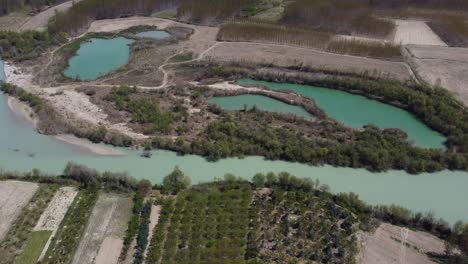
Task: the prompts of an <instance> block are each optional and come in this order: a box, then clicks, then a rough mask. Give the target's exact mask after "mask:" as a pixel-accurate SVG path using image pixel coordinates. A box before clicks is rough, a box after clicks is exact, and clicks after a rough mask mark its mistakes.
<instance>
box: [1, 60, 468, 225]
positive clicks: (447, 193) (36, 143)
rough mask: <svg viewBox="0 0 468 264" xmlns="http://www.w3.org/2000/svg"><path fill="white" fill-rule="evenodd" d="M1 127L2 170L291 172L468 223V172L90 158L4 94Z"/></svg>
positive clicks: (203, 175) (203, 174)
mask: <svg viewBox="0 0 468 264" xmlns="http://www.w3.org/2000/svg"><path fill="white" fill-rule="evenodd" d="M0 67H1V64H0ZM0 72H3V69H0ZM0 128H1V130H0V168H3V169H7V170H17V171H27V170H31V169H33V168H38V169H40V170H42V171H45V172H48V173H60V172H61V171H62V170H63V168H64V167H65V165H66V163H67V162H68V161H74V162H77V163H80V164H84V165H87V166H89V167H93V168H96V169H99V170H108V171H116V172H117V171H127V172H128V173H129V174H130V175H132V176H135V177H137V178H147V179H150V180H152V181H153V182H161V181H162V178H163V177H164V176H165V175H167V174H168V173H169V172H170V171H171V170H172V169H173V168H174V166H176V165H178V166H180V168H181V169H182V170H183V171H185V172H186V173H187V174H188V175H190V176H191V178H192V181H193V183H198V182H203V181H210V180H213V179H214V178H216V177H218V178H219V177H222V176H223V175H224V174H225V173H233V174H235V175H238V176H242V177H244V178H247V179H250V178H251V177H252V176H253V175H254V174H255V173H257V172H265V173H266V172H270V171H273V172H281V171H287V172H290V173H292V174H294V175H297V176H300V177H310V178H313V179H320V181H321V183H325V184H328V185H330V187H331V189H332V191H333V192H355V193H357V194H359V196H360V197H361V199H363V200H364V201H366V202H368V203H371V204H398V205H401V206H404V207H407V208H409V209H411V210H414V211H422V212H427V211H432V212H434V213H435V214H436V216H437V217H443V218H444V219H445V220H447V221H449V222H450V223H454V222H455V221H457V220H464V221H468V203H466V201H467V200H468V192H467V191H466V190H467V187H468V173H465V172H450V171H443V172H439V173H434V174H422V175H418V176H412V175H408V174H407V173H405V172H402V171H389V172H385V173H371V172H369V171H366V170H363V169H351V168H335V167H331V166H322V167H313V166H308V165H304V164H298V163H290V162H283V161H266V160H264V159H262V158H261V157H248V158H245V159H236V158H233V159H225V160H221V161H219V162H207V161H206V160H205V159H203V158H202V157H199V156H193V155H187V156H177V155H176V154H175V153H173V152H169V151H156V152H155V153H154V155H153V157H152V158H150V159H145V158H141V157H140V156H139V154H140V152H139V151H129V150H123V151H125V152H126V153H127V156H122V157H107V156H97V155H90V154H87V153H82V152H80V151H78V150H77V149H75V148H73V147H71V146H70V145H67V144H65V143H62V142H61V141H57V140H55V139H54V138H52V137H48V136H44V135H40V134H38V133H36V132H35V131H34V130H33V128H32V127H31V126H30V125H29V124H27V123H24V122H22V121H21V120H20V119H18V118H17V117H16V116H15V114H13V113H12V112H11V111H10V109H9V107H8V105H7V99H6V97H5V96H4V95H3V94H2V95H0Z"/></svg>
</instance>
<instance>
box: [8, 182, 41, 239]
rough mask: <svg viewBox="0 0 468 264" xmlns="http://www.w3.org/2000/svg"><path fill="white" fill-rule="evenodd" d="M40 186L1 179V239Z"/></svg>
mask: <svg viewBox="0 0 468 264" xmlns="http://www.w3.org/2000/svg"><path fill="white" fill-rule="evenodd" d="M38 187H39V186H38V185H37V184H35V183H30V182H22V181H0V241H1V240H2V239H3V237H4V236H5V235H6V233H7V232H8V230H9V229H10V226H11V224H12V223H13V222H14V221H15V219H16V217H17V216H18V215H19V213H20V212H21V209H23V207H24V206H25V205H26V204H27V203H28V202H29V200H31V198H32V196H33V195H34V193H35V192H36V191H37V189H38Z"/></svg>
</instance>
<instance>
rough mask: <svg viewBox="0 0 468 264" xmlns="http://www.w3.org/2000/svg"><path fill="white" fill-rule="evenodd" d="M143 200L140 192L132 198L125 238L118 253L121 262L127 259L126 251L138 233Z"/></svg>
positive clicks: (143, 196) (142, 194)
mask: <svg viewBox="0 0 468 264" xmlns="http://www.w3.org/2000/svg"><path fill="white" fill-rule="evenodd" d="M144 198H145V195H144V193H143V192H142V191H141V190H138V191H137V192H135V194H134V196H133V209H132V216H131V217H130V220H129V221H128V226H127V230H126V231H125V237H124V240H123V247H122V250H121V251H120V256H119V259H120V260H121V261H123V260H125V258H126V257H127V254H128V250H129V249H130V246H131V244H132V242H133V240H134V239H135V236H136V235H137V233H138V229H139V227H140V215H141V211H142V209H143V201H144Z"/></svg>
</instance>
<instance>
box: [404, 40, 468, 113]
mask: <svg viewBox="0 0 468 264" xmlns="http://www.w3.org/2000/svg"><path fill="white" fill-rule="evenodd" d="M407 50H408V51H409V61H410V62H411V63H412V64H413V65H414V69H415V71H416V72H417V73H418V75H419V76H420V77H421V78H422V79H423V80H424V81H425V82H427V83H429V84H430V85H439V86H442V87H444V88H446V89H447V90H449V91H451V92H452V93H454V95H455V97H457V98H458V99H459V100H460V101H462V102H463V103H464V104H465V106H468V85H467V84H468V48H448V47H435V46H419V45H418V46H416V45H410V46H408V47H407Z"/></svg>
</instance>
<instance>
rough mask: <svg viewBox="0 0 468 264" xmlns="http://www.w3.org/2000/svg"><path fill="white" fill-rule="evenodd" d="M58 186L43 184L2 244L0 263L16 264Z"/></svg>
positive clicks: (0, 244)
mask: <svg viewBox="0 0 468 264" xmlns="http://www.w3.org/2000/svg"><path fill="white" fill-rule="evenodd" d="M57 188H58V187H57V185H47V184H41V185H40V186H39V189H38V190H37V191H36V193H35V194H34V195H33V197H32V198H31V201H30V202H29V204H27V205H26V206H25V207H24V208H23V209H22V210H21V212H20V214H19V215H18V217H17V218H16V220H15V222H14V223H13V225H12V226H11V227H10V229H9V230H8V233H7V234H6V235H5V237H4V239H3V240H2V241H1V243H0V256H2V257H1V258H0V263H2V264H3V263H4V264H10V263H15V259H16V257H18V256H19V255H20V253H21V250H22V249H23V248H24V247H25V245H26V244H27V243H29V241H30V240H31V235H32V233H33V228H34V227H35V226H36V223H37V221H39V218H40V217H41V214H42V212H44V210H45V209H46V208H47V205H48V204H49V202H50V201H51V200H52V198H53V197H54V194H55V191H56V190H57Z"/></svg>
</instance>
